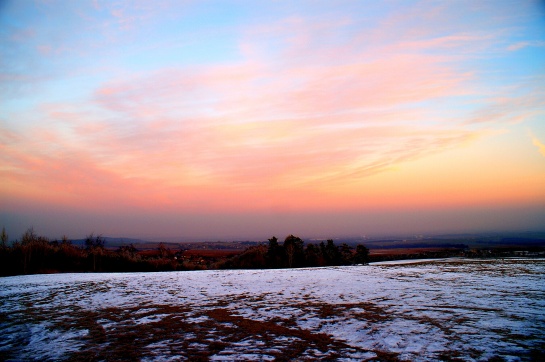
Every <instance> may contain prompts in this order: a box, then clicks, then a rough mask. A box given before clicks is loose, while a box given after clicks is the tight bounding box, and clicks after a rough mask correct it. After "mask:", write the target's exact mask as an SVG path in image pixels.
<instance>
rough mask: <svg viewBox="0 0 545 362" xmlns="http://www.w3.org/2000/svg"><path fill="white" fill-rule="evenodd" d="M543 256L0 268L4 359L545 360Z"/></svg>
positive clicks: (0, 346)
mask: <svg viewBox="0 0 545 362" xmlns="http://www.w3.org/2000/svg"><path fill="white" fill-rule="evenodd" d="M544 349H545V260H543V259H538V260H536V259H534V260H524V259H508V260H461V259H449V260H436V261H422V262H419V263H387V264H375V265H368V266H354V267H335V268H318V269H292V270H288V269H283V270H244V271H194V272H171V273H128V274H56V275H32V276H17V277H9V278H0V360H16V361H19V360H36V361H46V360H49V361H58V360H64V359H69V360H86V361H89V360H107V361H111V360H130V361H132V360H142V361H151V360H159V361H163V360H176V361H178V360H190V361H195V360H212V361H222V360H229V361H231V360H265V361H266V360H291V359H295V360H317V359H318V360H320V359H323V360H343V361H344V360H357V361H360V360H380V361H384V360H387V361H388V360H391V361H395V360H414V361H435V360H440V359H443V360H444V359H446V360H449V359H454V360H463V361H472V360H476V361H479V360H490V359H494V360H502V359H503V360H509V361H517V360H543V359H544V358H545V352H544Z"/></svg>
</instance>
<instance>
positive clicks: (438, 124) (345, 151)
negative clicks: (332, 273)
mask: <svg viewBox="0 0 545 362" xmlns="http://www.w3.org/2000/svg"><path fill="white" fill-rule="evenodd" d="M0 227H5V228H6V231H7V233H8V234H9V235H10V239H16V238H19V237H20V235H21V234H22V233H23V232H24V231H25V230H26V229H27V228H29V227H33V228H34V230H35V231H36V233H37V234H40V235H44V236H47V237H50V238H60V237H62V236H63V235H67V236H68V237H71V238H78V237H83V236H84V235H87V234H90V233H96V234H103V235H107V236H125V237H145V238H151V237H179V238H185V239H188V238H194V239H210V240H212V239H229V238H239V239H244V238H248V239H263V240H264V239H266V238H268V237H271V236H272V235H277V236H280V237H282V236H285V235H287V234H290V233H292V234H295V235H299V236H302V237H305V236H306V237H310V236H324V237H334V236H341V235H342V236H359V235H375V234H376V235H378V234H396V233H409V234H410V233H446V232H460V233H461V232H477V231H511V230H513V231H522V230H545V3H544V2H542V1H472V0H470V1H464V0H451V1H448V0H447V1H343V0H339V1H242V0H241V1H182V0H180V1H101V0H96V1H85V0H77V1H55V0H51V1H49V0H47V1H46V0H42V1H29V0H16V1H10V0H8V1H2V2H0Z"/></svg>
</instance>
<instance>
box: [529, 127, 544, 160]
mask: <svg viewBox="0 0 545 362" xmlns="http://www.w3.org/2000/svg"><path fill="white" fill-rule="evenodd" d="M529 134H530V138H531V139H532V144H533V145H534V146H536V147H537V149H538V151H539V153H541V155H542V156H543V157H545V144H544V143H542V142H541V141H540V140H539V139H537V137H536V136H534V134H533V133H531V132H529Z"/></svg>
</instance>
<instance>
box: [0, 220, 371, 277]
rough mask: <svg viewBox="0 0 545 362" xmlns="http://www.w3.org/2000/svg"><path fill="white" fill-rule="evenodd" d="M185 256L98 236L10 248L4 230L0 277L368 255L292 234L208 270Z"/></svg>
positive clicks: (338, 260) (352, 260)
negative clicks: (113, 244) (114, 243)
mask: <svg viewBox="0 0 545 362" xmlns="http://www.w3.org/2000/svg"><path fill="white" fill-rule="evenodd" d="M182 254H183V251H178V252H175V251H173V250H170V249H168V248H166V247H165V246H164V244H162V243H160V244H158V247H157V249H156V250H155V251H153V252H151V253H143V252H140V251H139V250H138V249H137V248H136V247H135V246H134V245H133V244H130V245H124V246H120V247H119V248H118V249H116V250H109V249H107V248H106V247H105V239H104V238H103V237H102V236H101V235H94V234H90V235H88V236H87V237H86V238H85V242H84V245H83V246H77V245H74V244H72V242H71V241H70V240H68V238H66V237H63V238H62V239H61V240H49V239H47V238H45V237H43V236H39V235H37V234H36V233H35V232H34V229H32V228H30V229H28V230H27V231H26V232H25V233H24V234H23V235H22V236H21V238H20V240H16V241H15V242H14V243H12V244H11V245H9V244H8V235H7V233H6V231H5V229H4V228H3V229H2V233H1V235H0V275H2V276H7V275H19V274H37V273H59V272H60V273H62V272H135V271H175V270H194V269H205V268H208V269H235V268H299V267H316V266H334V265H350V264H365V263H367V262H368V258H369V250H368V249H367V248H366V247H365V246H363V245H358V246H357V247H356V248H352V247H350V246H348V245H346V244H342V245H341V246H337V245H335V243H334V242H333V240H327V241H326V242H325V243H324V242H323V241H322V242H321V243H319V244H307V245H305V243H304V241H303V240H302V239H301V238H299V237H297V236H294V235H289V236H287V237H286V238H285V239H284V242H283V243H282V244H281V243H279V241H278V238H276V237H274V236H273V237H272V238H271V239H269V240H268V243H267V244H261V245H258V246H253V247H249V248H248V249H246V250H245V251H244V252H242V253H240V254H238V255H235V256H232V257H225V258H223V259H220V260H218V261H216V262H214V263H212V264H210V265H208V266H203V265H197V264H194V263H192V262H191V261H188V260H185V261H184V259H183V258H182V257H181V256H182Z"/></svg>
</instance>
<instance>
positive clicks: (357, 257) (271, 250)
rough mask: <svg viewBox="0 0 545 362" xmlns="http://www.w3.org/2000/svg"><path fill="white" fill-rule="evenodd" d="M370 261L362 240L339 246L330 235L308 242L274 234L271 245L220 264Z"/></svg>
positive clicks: (265, 265) (308, 264)
mask: <svg viewBox="0 0 545 362" xmlns="http://www.w3.org/2000/svg"><path fill="white" fill-rule="evenodd" d="M368 261H369V249H367V248H366V247H365V246H364V245H361V244H360V245H357V246H356V248H353V247H351V246H349V245H347V244H344V243H343V244H342V245H340V246H337V245H335V242H334V241H333V240H332V239H329V240H327V241H326V242H324V241H321V242H320V243H318V244H313V243H310V244H306V245H305V243H304V241H303V240H302V239H301V238H300V237H298V236H294V235H288V236H287V237H286V238H285V239H284V242H283V243H282V244H280V243H279V241H278V238H277V237H275V236H273V237H272V238H270V239H269V240H268V244H267V245H258V246H253V247H250V248H248V249H246V251H244V252H243V253H242V254H240V255H236V256H234V257H233V258H230V259H228V260H225V261H224V262H223V263H221V265H219V268H220V269H221V268H244V269H252V268H301V267H320V266H340V265H354V264H367V263H368Z"/></svg>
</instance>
